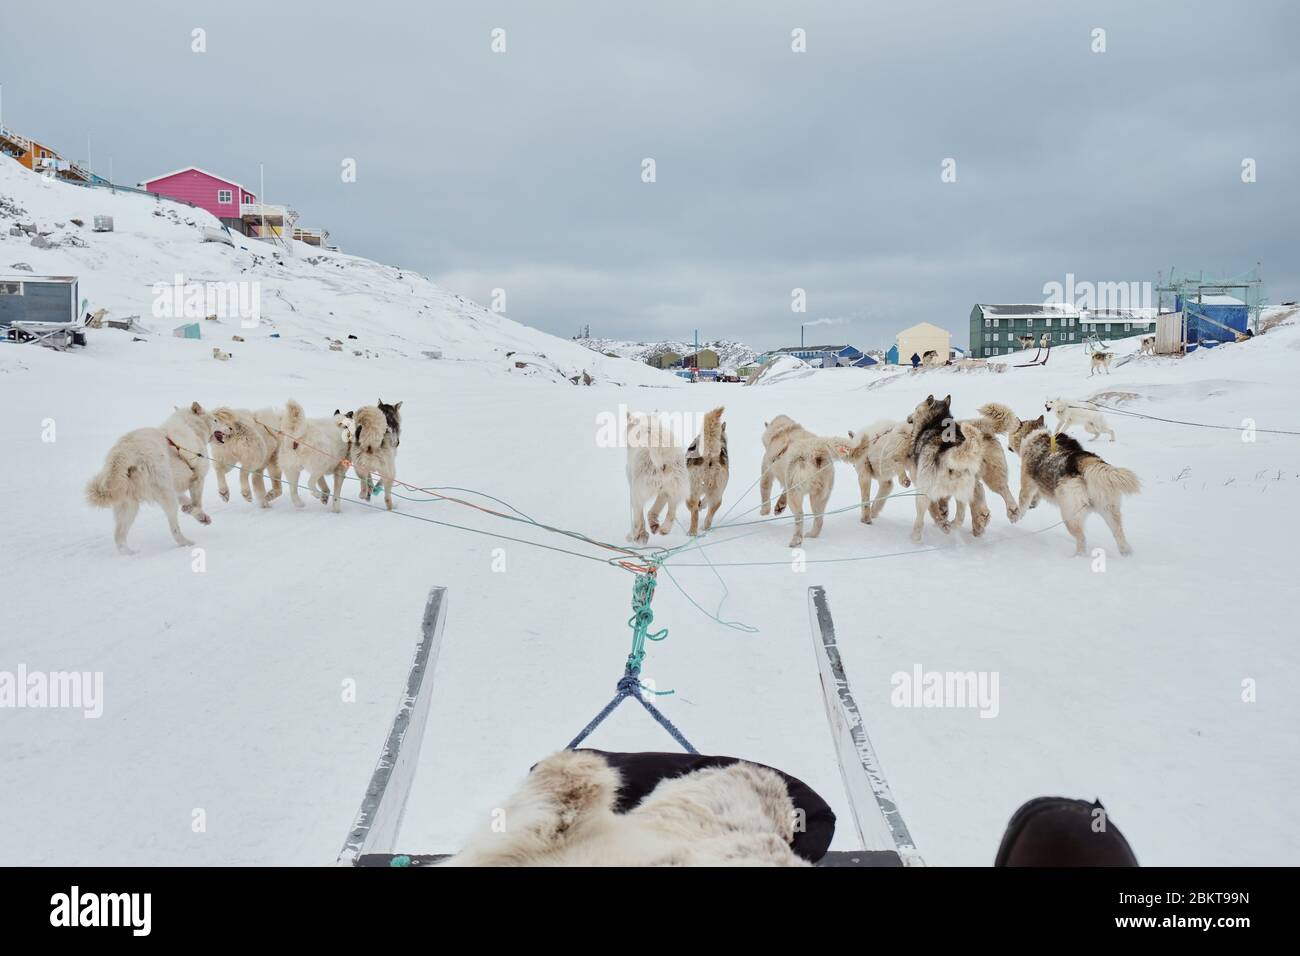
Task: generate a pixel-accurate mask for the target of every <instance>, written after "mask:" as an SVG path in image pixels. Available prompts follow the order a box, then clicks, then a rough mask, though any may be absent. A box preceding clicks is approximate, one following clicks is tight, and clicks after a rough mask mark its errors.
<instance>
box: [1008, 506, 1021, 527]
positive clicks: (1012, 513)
mask: <svg viewBox="0 0 1300 956" xmlns="http://www.w3.org/2000/svg"><path fill="white" fill-rule="evenodd" d="M1007 520H1008V521H1010V522H1011V523H1012V524H1015V523H1016V522H1017V521H1019V520H1020V509H1019V508H1008V509H1007Z"/></svg>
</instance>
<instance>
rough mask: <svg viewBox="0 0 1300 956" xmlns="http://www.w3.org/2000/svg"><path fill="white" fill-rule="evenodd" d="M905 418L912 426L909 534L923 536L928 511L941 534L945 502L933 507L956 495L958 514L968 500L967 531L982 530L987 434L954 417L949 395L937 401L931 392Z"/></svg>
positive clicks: (985, 515) (947, 525)
mask: <svg viewBox="0 0 1300 956" xmlns="http://www.w3.org/2000/svg"><path fill="white" fill-rule="evenodd" d="M908 421H909V422H911V424H912V426H913V433H912V457H913V459H914V460H915V462H916V470H915V471H914V472H913V475H912V480H913V482H914V483H915V485H916V491H917V495H916V521H915V522H914V523H913V524H912V540H913V541H920V540H921V528H922V525H923V524H924V523H925V513H926V511H929V512H930V516H931V517H932V518H933V519H934V523H935V524H937V525H938V526H939V529H940V530H941V531H943V533H944V534H947V533H948V532H949V530H951V527H952V525H951V524H950V523H949V521H948V515H947V506H946V505H943V512H942V513H941V512H940V510H939V508H937V507H933V505H934V504H935V503H938V502H940V501H941V499H944V498H955V499H956V500H957V503H958V504H957V509H958V514H959V515H964V514H965V511H964V508H963V505H969V506H970V509H971V533H972V534H974V535H976V536H978V535H981V534H983V533H984V528H985V526H986V525H987V524H988V519H989V509H988V506H987V505H986V504H985V503H984V485H983V483H982V482H981V481H980V480H979V475H980V469H981V467H982V466H983V464H984V450H985V442H984V439H985V437H986V436H985V434H984V433H983V432H982V431H981V430H980V428H979V427H978V426H976V425H974V424H972V423H970V422H965V423H963V422H958V421H956V420H955V419H954V418H953V417H952V396H951V395H949V396H947V397H946V398H944V399H942V400H941V401H935V398H934V396H933V395H929V396H927V397H926V399H925V401H923V402H921V404H919V405H917V406H916V410H915V411H913V412H912V414H911V415H909V416H908Z"/></svg>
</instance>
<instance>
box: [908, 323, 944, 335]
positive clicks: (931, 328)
mask: <svg viewBox="0 0 1300 956" xmlns="http://www.w3.org/2000/svg"><path fill="white" fill-rule="evenodd" d="M922 331H924V332H942V333H943V334H944V335H946V336H948V337H949V338H952V333H951V332H949V331H948V330H947V329H941V328H939V326H937V325H935V324H933V323H931V322H918V323H917V324H916V325H913V326H911V327H909V328H906V329H903V330H902V331H901V332H899V333H898V334H899V335H900V336H903V335H906V334H907V333H908V332H922Z"/></svg>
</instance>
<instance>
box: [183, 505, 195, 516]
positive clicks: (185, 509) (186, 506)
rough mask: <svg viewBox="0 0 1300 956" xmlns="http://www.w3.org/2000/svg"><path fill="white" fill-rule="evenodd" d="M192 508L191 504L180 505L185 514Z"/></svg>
mask: <svg viewBox="0 0 1300 956" xmlns="http://www.w3.org/2000/svg"><path fill="white" fill-rule="evenodd" d="M193 510H194V506H193V505H181V511H184V512H185V513H186V514H189V513H190V512H191V511H193Z"/></svg>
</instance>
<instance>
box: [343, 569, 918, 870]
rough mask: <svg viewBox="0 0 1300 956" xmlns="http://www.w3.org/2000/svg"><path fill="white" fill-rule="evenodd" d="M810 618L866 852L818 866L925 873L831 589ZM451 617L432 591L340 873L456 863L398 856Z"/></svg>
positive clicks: (440, 591)
mask: <svg viewBox="0 0 1300 956" xmlns="http://www.w3.org/2000/svg"><path fill="white" fill-rule="evenodd" d="M808 610H809V615H810V619H811V623H812V639H813V648H814V650H815V652H816V656H817V666H818V678H819V682H820V685H821V689H822V699H823V703H824V704H825V707H826V719H827V722H828V723H829V725H830V731H831V737H832V740H833V742H834V745H835V756H836V761H837V762H838V763H839V767H840V776H841V779H842V780H843V781H844V790H845V793H846V795H847V797H848V802H849V812H850V814H851V816H852V820H853V826H854V829H855V831H856V833H857V834H858V840H859V842H860V843H861V844H862V849H861V850H832V851H830V852H828V853H827V854H826V855H825V856H824V857H822V859H821V860H819V861H818V862H817V866H818V867H821V868H837V867H896V866H920V865H924V864H923V863H922V860H921V857H920V855H919V854H918V853H917V851H916V847H915V845H913V843H912V838H911V835H910V834H909V833H908V830H907V827H906V826H905V825H904V823H903V818H902V816H901V814H900V813H899V811H898V806H897V804H896V803H895V802H894V797H893V794H892V792H891V791H890V789H889V784H888V783H887V782H886V781H885V777H884V774H883V773H882V772H881V770H880V762H879V760H877V758H876V755H875V751H874V750H873V749H872V747H871V741H870V740H869V739H868V737H867V732H866V725H865V722H864V721H863V719H862V715H861V713H860V712H859V711H858V706H857V703H856V702H855V701H854V699H853V693H852V691H851V690H850V688H849V682H848V677H847V676H846V675H845V673H844V664H843V662H842V661H841V659H840V655H839V648H838V646H837V644H836V641H835V625H834V622H833V621H832V620H831V612H830V606H829V605H828V604H827V601H826V591H825V589H824V588H822V587H820V586H818V587H811V588H809V589H808ZM446 617H447V589H446V588H444V587H433V588H430V589H429V597H428V600H427V601H426V602H425V606H424V619H423V623H422V626H421V636H420V640H419V642H418V643H417V644H416V647H415V657H414V660H413V661H412V663H411V669H410V672H409V674H408V675H407V678H406V685H405V687H404V691H403V695H402V700H401V703H400V704H399V705H398V708H397V715H396V716H395V717H394V718H393V724H392V728H391V729H390V730H389V733H388V737H387V738H386V739H385V741H384V746H383V750H382V751H381V752H380V756H379V762H378V764H377V765H376V766H375V770H374V773H373V774H371V777H370V783H369V784H368V785H367V787H366V792H365V796H363V797H362V800H361V808H360V809H359V810H358V811H357V816H356V821H355V822H354V823H353V826H352V829H351V830H350V831H349V833H348V836H347V839H346V840H345V841H344V843H343V849H342V851H341V852H340V853H339V856H338V863H339V864H341V865H344V866H361V867H374V866H428V865H432V864H436V863H438V862H440V861H442V860H445V859H447V857H448V855H449V854H445V853H421V854H405V853H399V852H397V849H396V846H397V837H398V832H399V830H400V829H401V824H402V817H403V814H404V813H405V810H406V800H407V797H408V796H409V795H410V791H411V784H412V783H413V782H414V779H415V768H416V763H417V762H418V759H419V754H420V746H421V744H422V743H423V740H424V729H425V724H426V723H427V721H428V717H429V708H430V702H431V701H432V699H433V684H434V671H435V669H436V667H437V664H438V652H439V650H440V649H441V646H442V634H443V629H444V626H445V623H446Z"/></svg>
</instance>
